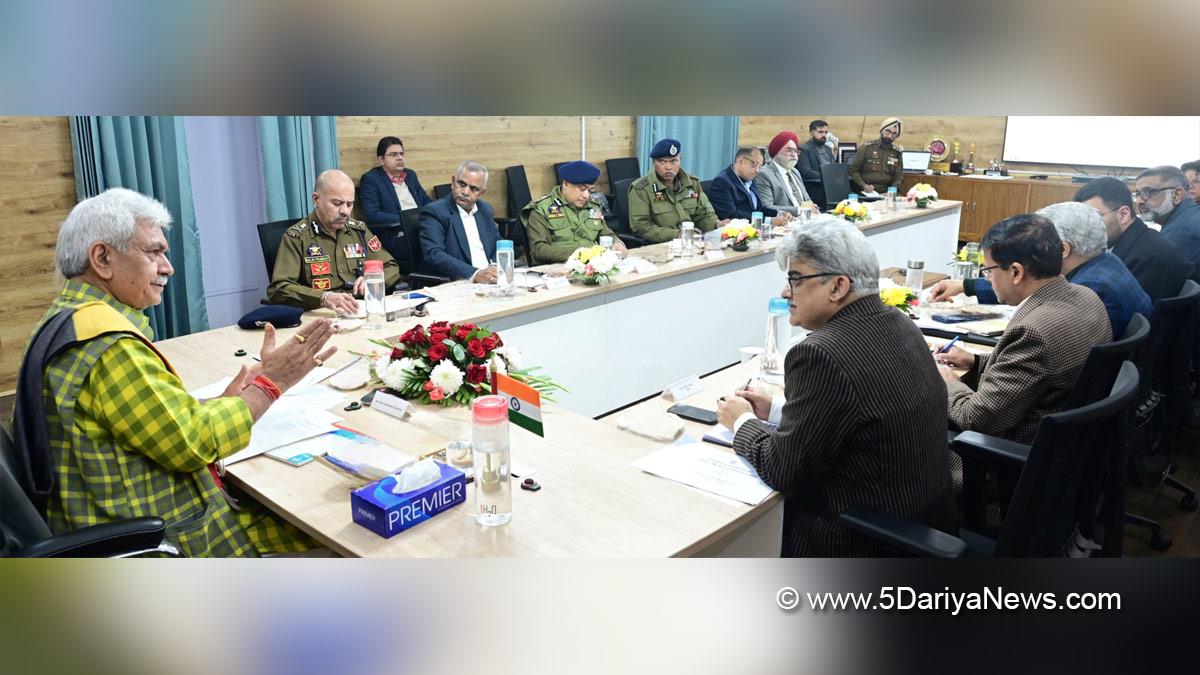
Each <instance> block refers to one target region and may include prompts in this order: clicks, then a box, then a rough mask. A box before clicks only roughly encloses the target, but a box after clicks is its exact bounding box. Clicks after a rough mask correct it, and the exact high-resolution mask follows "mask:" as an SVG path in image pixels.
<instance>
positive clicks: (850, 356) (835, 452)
mask: <svg viewBox="0 0 1200 675" xmlns="http://www.w3.org/2000/svg"><path fill="white" fill-rule="evenodd" d="M784 395H785V398H786V403H784V406H783V415H782V418H781V420H780V425H779V429H778V430H777V431H775V432H773V433H772V432H771V431H769V427H767V426H766V425H765V424H763V423H762V422H761V421H759V420H757V419H753V420H749V421H748V422H746V423H745V424H743V425H742V426H741V427H740V428H739V429H738V431H737V434H736V435H735V436H734V439H733V448H734V451H735V452H736V453H737V454H738V455H740V456H742V457H744V458H745V459H746V460H747V461H748V462H750V463H751V464H752V465H754V468H755V469H756V470H757V471H758V475H759V476H761V477H762V479H763V481H764V482H765V483H766V484H767V485H770V486H771V487H772V488H774V489H776V490H780V491H787V492H788V495H787V501H786V502H785V504H784V517H783V518H784V519H783V530H784V533H783V555H785V556H852V555H854V556H861V555H869V556H878V555H887V554H888V553H889V551H888V550H887V549H885V548H884V547H882V546H881V545H879V544H877V543H875V542H873V541H872V540H870V539H868V538H867V537H865V536H863V535H861V534H858V533H856V532H853V531H852V530H850V529H849V528H848V527H846V526H845V525H843V524H841V523H840V522H839V521H838V514H840V513H842V512H843V511H845V510H846V509H847V508H848V507H850V506H854V505H856V504H857V505H865V506H869V507H872V508H875V509H878V510H881V511H883V512H885V513H889V514H893V515H896V516H899V517H902V518H908V519H911V520H915V521H917V522H920V523H924V524H925V525H928V526H931V527H935V528H937V529H940V530H943V531H946V532H950V533H954V532H956V524H955V523H956V513H955V509H954V501H953V488H952V485H951V482H950V458H949V454H950V451H949V450H948V448H947V441H946V417H945V415H946V400H945V394H944V393H943V386H942V379H941V377H940V376H939V375H938V371H937V367H936V366H935V365H934V362H933V359H932V358H930V357H929V348H928V347H927V346H926V344H925V338H924V337H923V336H922V335H921V331H920V330H918V329H917V327H916V326H915V325H914V324H913V322H912V320H911V319H909V318H908V316H906V315H904V314H902V313H900V312H899V311H897V310H896V309H894V308H892V307H887V306H884V305H883V303H881V302H880V301H879V296H878V295H875V294H871V295H868V296H866V297H864V298H860V299H858V300H855V301H854V302H852V303H850V304H849V305H847V306H846V307H843V308H842V310H841V311H840V312H838V313H837V315H836V316H834V317H833V319H831V320H830V321H829V323H827V324H825V325H824V326H822V327H821V328H819V329H817V330H815V331H813V332H812V333H811V334H809V336H808V337H807V338H806V339H805V340H804V341H803V342H800V343H799V344H797V345H796V346H794V347H792V349H791V350H790V351H789V352H788V355H787V359H786V360H785V363H784Z"/></svg>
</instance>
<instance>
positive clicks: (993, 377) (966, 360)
mask: <svg viewBox="0 0 1200 675" xmlns="http://www.w3.org/2000/svg"><path fill="white" fill-rule="evenodd" d="M980 248H982V249H983V262H984V266H983V268H981V270H980V271H982V272H983V274H984V276H985V277H988V278H989V279H990V280H991V282H992V288H993V289H994V290H995V292H996V296H997V298H999V300H1000V302H1002V303H1005V304H1009V305H1019V308H1018V309H1017V311H1016V313H1015V314H1013V317H1012V320H1011V321H1009V323H1008V327H1007V328H1006V329H1005V330H1004V334H1003V335H1001V336H1000V341H999V342H998V343H996V347H995V349H993V350H992V352H991V353H990V354H986V355H975V354H972V353H970V352H968V351H966V350H963V349H960V348H958V347H954V348H952V349H951V350H950V351H949V352H946V353H944V354H938V355H937V360H938V361H940V362H941V363H942V364H943V365H942V366H940V367H939V371H940V373H941V375H942V379H943V380H945V382H946V384H945V390H946V394H947V400H948V406H949V419H950V422H952V423H953V424H954V425H955V426H957V427H958V428H960V429H963V430H969V431H978V432H981V433H985V434H990V435H992V436H1001V437H1004V438H1008V439H1011V440H1014V441H1017V442H1018V443H1029V442H1031V441H1032V440H1033V437H1034V435H1035V434H1036V433H1037V427H1038V423H1039V422H1040V421H1041V419H1042V417H1044V416H1046V415H1048V414H1050V413H1054V412H1057V411H1058V410H1059V409H1060V408H1061V406H1062V402H1063V399H1065V398H1066V396H1067V394H1068V393H1069V392H1070V390H1071V388H1072V387H1073V386H1075V380H1076V378H1078V376H1079V371H1080V370H1082V369H1083V363H1084V361H1086V360H1087V356H1088V352H1089V351H1090V350H1091V348H1092V347H1093V346H1095V345H1098V344H1102V343H1105V342H1110V341H1111V340H1112V337H1113V335H1112V328H1111V326H1110V322H1109V319H1108V313H1107V311H1106V310H1105V309H1104V303H1103V302H1101V301H1100V298H1099V297H1098V296H1097V295H1096V293H1095V291H1093V290H1092V289H1090V288H1087V287H1085V286H1079V285H1076V284H1072V283H1069V282H1068V281H1067V280H1066V279H1065V278H1064V277H1063V275H1062V261H1063V245H1062V240H1061V239H1060V238H1059V236H1058V232H1057V231H1056V230H1055V228H1054V224H1053V223H1051V222H1050V220H1048V219H1047V218H1045V217H1042V216H1039V215H1035V214H1023V215H1019V216H1013V217H1011V218H1007V219H1005V220H1002V221H1000V222H998V223H996V224H995V225H993V226H992V227H991V229H990V230H988V231H987V234H985V235H984V237H983V241H982V242H980ZM947 366H954V367H957V368H966V369H968V370H969V372H968V373H967V375H966V376H965V378H964V379H963V380H960V379H959V378H958V376H957V375H955V374H954V371H953V370H951V369H950V368H949V367H947Z"/></svg>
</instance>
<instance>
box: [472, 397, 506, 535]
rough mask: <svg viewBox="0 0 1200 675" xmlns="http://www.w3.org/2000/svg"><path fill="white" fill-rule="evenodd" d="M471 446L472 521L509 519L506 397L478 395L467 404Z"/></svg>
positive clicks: (497, 522) (491, 522)
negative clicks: (473, 499) (473, 478)
mask: <svg viewBox="0 0 1200 675" xmlns="http://www.w3.org/2000/svg"><path fill="white" fill-rule="evenodd" d="M471 448H472V453H473V456H474V462H473V466H474V467H475V522H477V523H479V524H480V525H503V524H505V523H507V522H508V521H510V520H512V476H511V474H510V467H509V463H510V457H509V450H508V399H507V398H505V397H503V396H494V395H490V396H480V397H479V398H477V399H475V402H474V403H473V404H472V405H471Z"/></svg>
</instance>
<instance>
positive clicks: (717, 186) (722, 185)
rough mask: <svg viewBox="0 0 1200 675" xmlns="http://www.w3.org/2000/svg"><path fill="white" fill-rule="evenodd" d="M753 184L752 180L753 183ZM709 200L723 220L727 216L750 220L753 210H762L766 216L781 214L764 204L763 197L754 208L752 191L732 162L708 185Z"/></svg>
mask: <svg viewBox="0 0 1200 675" xmlns="http://www.w3.org/2000/svg"><path fill="white" fill-rule="evenodd" d="M753 184H754V183H753V181H752V182H751V185H753ZM754 196H755V197H757V196H758V195H757V194H756V195H754ZM708 201H710V202H712V205H713V210H714V211H716V212H717V217H718V218H720V219H722V220H724V219H726V218H745V219H746V220H750V214H751V212H753V211H762V214H763V216H764V217H766V218H774V217H775V216H777V215H779V212H778V211H776V210H775V209H772V208H769V207H767V206H766V205H764V204H763V203H762V200H761V199H760V200H759V202H758V208H754V202H753V201H752V200H751V199H750V191H749V190H747V189H746V184H745V183H743V182H742V179H740V178H738V177H737V174H736V173H734V172H733V165H732V164H730V165H729V166H727V167H725V170H724V171H722V172H721V173H719V174H717V176H716V178H713V179H712V184H711V185H709V186H708Z"/></svg>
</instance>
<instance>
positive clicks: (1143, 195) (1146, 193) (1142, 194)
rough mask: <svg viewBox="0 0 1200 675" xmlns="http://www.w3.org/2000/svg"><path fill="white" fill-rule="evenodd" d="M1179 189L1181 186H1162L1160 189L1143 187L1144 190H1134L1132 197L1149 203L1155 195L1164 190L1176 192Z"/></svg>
mask: <svg viewBox="0 0 1200 675" xmlns="http://www.w3.org/2000/svg"><path fill="white" fill-rule="evenodd" d="M1180 188H1182V186H1181V185H1164V186H1162V187H1156V188H1153V187H1144V188H1141V189H1138V190H1134V191H1133V196H1134V197H1137V198H1138V199H1140V200H1142V201H1149V200H1151V199H1154V195H1156V194H1158V193H1160V192H1162V191H1164V190H1178V189H1180Z"/></svg>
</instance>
